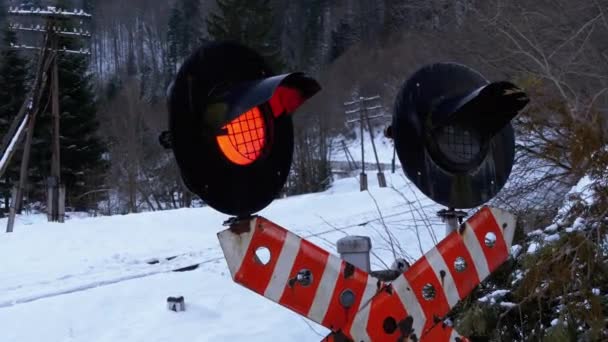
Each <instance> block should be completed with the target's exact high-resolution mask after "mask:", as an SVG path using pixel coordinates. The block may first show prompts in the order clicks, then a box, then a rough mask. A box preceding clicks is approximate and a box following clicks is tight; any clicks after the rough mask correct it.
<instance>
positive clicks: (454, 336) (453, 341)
mask: <svg viewBox="0 0 608 342" xmlns="http://www.w3.org/2000/svg"><path fill="white" fill-rule="evenodd" d="M461 337H462V336H460V334H458V332H457V331H456V330H455V329H452V334H451V335H450V342H456V339H457V338H461Z"/></svg>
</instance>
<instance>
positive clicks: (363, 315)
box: [350, 300, 372, 342]
mask: <svg viewBox="0 0 608 342" xmlns="http://www.w3.org/2000/svg"><path fill="white" fill-rule="evenodd" d="M371 308H372V301H371V300H370V301H368V302H367V303H361V305H359V311H358V312H357V314H356V316H355V319H354V321H353V325H352V327H351V329H350V334H351V336H352V337H353V340H354V341H357V342H359V341H364V342H369V341H371V339H370V337H369V335H368V334H367V323H368V321H369V312H370V310H371Z"/></svg>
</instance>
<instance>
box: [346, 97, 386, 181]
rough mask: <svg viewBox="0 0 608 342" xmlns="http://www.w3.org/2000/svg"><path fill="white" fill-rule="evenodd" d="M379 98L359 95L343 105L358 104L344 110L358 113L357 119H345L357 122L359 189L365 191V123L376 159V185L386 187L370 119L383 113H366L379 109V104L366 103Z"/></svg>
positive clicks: (349, 121) (379, 116) (347, 112)
mask: <svg viewBox="0 0 608 342" xmlns="http://www.w3.org/2000/svg"><path fill="white" fill-rule="evenodd" d="M377 100H380V96H379V95H376V96H373V97H359V98H358V99H356V100H353V101H350V102H345V103H344V106H352V105H358V107H357V108H355V109H352V110H347V111H345V114H346V115H352V114H357V113H358V114H359V118H358V119H351V120H347V121H346V122H347V123H348V124H353V123H359V128H360V136H361V175H360V181H359V182H360V189H361V191H365V190H367V175H366V174H365V148H364V145H365V137H364V130H365V125H367V129H368V130H369V135H370V139H371V142H372V149H373V151H374V157H375V159H376V166H377V167H378V173H377V177H378V185H379V186H380V187H381V188H385V187H386V178H385V177H384V172H383V171H382V166H381V165H380V158H378V151H377V150H376V142H375V141H374V130H373V127H372V124H371V121H372V120H373V119H378V118H382V117H384V115H382V114H380V115H375V116H369V115H368V111H370V110H376V109H381V108H382V106H380V105H376V106H373V107H367V103H368V102H370V101H377Z"/></svg>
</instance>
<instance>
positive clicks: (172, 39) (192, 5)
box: [166, 0, 204, 79]
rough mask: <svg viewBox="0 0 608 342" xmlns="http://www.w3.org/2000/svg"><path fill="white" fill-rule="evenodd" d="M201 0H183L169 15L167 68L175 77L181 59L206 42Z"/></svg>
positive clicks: (171, 76)
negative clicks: (203, 30)
mask: <svg viewBox="0 0 608 342" xmlns="http://www.w3.org/2000/svg"><path fill="white" fill-rule="evenodd" d="M202 27H203V21H202V15H201V8H200V0H182V1H180V2H178V3H176V4H175V5H174V6H173V7H172V8H171V14H170V16H169V23H168V30H167V43H168V54H167V60H166V68H167V71H168V74H169V75H168V77H169V78H170V79H173V76H175V72H176V71H177V68H178V66H179V64H180V63H181V61H183V60H184V59H185V58H187V57H188V56H190V54H192V53H193V52H194V51H195V50H196V49H197V48H198V47H199V45H201V44H202V43H203V42H204V39H203V33H202Z"/></svg>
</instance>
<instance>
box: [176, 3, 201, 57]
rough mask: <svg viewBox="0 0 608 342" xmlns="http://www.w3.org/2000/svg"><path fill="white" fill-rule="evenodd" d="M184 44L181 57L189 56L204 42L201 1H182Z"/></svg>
mask: <svg viewBox="0 0 608 342" xmlns="http://www.w3.org/2000/svg"><path fill="white" fill-rule="evenodd" d="M181 4H182V8H181V11H182V13H183V15H182V21H183V25H182V32H181V34H182V44H181V49H180V51H179V52H180V55H181V56H182V57H183V58H185V57H187V56H189V55H190V54H191V53H192V52H194V50H195V49H196V48H198V47H199V45H201V43H202V42H203V31H202V28H203V17H202V13H201V3H200V0H182V1H181Z"/></svg>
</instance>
